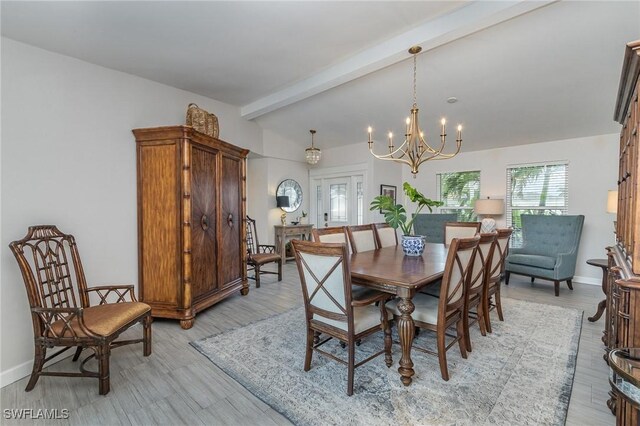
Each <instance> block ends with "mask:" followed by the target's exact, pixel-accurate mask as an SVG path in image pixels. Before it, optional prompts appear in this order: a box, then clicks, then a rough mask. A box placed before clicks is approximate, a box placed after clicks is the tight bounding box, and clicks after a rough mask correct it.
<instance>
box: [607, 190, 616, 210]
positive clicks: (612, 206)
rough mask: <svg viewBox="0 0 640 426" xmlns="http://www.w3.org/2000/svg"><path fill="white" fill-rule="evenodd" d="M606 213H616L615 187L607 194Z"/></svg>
mask: <svg viewBox="0 0 640 426" xmlns="http://www.w3.org/2000/svg"><path fill="white" fill-rule="evenodd" d="M607 213H618V191H616V190H615V189H614V190H611V191H609V193H608V195H607Z"/></svg>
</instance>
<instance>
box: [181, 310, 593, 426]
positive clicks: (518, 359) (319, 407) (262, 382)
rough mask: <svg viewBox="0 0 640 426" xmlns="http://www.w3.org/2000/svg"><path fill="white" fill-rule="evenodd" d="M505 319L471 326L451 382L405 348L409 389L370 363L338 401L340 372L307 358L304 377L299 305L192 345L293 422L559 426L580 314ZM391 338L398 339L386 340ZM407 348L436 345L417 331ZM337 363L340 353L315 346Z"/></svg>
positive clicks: (379, 362)
mask: <svg viewBox="0 0 640 426" xmlns="http://www.w3.org/2000/svg"><path fill="white" fill-rule="evenodd" d="M503 308H504V314H505V322H500V321H498V320H497V315H496V314H495V312H493V313H492V319H494V321H493V322H492V326H493V333H492V334H488V335H487V337H482V335H481V334H480V331H479V330H478V327H477V325H476V326H474V327H473V328H472V331H471V341H472V345H473V352H471V353H470V354H469V357H468V359H466V360H465V359H462V357H461V356H460V351H459V350H458V348H457V346H456V347H453V348H451V349H450V350H449V351H448V352H447V358H448V363H449V375H450V380H449V381H448V382H445V381H443V380H442V379H441V377H440V369H439V366H438V359H437V357H435V356H431V355H428V354H425V353H422V352H419V351H412V358H413V362H414V364H415V367H414V368H415V370H416V375H415V376H414V380H413V383H412V384H411V386H409V387H405V386H403V385H402V384H401V382H400V378H399V375H398V373H397V367H398V361H399V359H400V347H399V345H397V344H394V346H393V361H394V365H393V366H392V367H391V368H390V369H388V368H387V367H386V365H385V363H384V356H379V357H377V358H375V359H373V360H372V361H369V362H368V363H366V364H364V365H363V366H361V367H359V368H357V369H356V371H355V380H354V382H355V387H354V395H353V396H352V397H347V395H346V386H347V383H346V382H347V368H346V366H344V365H341V364H339V363H337V362H335V361H334V360H331V359H328V358H326V357H324V356H322V355H321V354H318V353H314V354H313V361H312V364H311V370H310V371H309V372H306V373H305V372H304V371H303V362H304V342H305V321H304V310H303V308H299V309H294V310H292V311H289V312H286V313H284V314H281V315H277V316H274V317H271V318H268V319H266V320H263V321H260V322H257V323H254V324H251V325H248V326H246V327H242V328H239V329H236V330H233V331H229V332H225V333H222V334H219V335H216V336H211V337H208V338H205V339H202V340H199V341H196V342H192V343H191V344H192V345H193V346H194V347H195V348H196V349H197V350H199V351H200V352H201V353H202V354H204V355H205V356H207V357H208V358H209V359H210V360H211V361H212V362H213V363H214V364H216V365H217V366H218V367H220V368H221V369H222V370H224V371H225V372H226V373H227V374H229V375H230V376H231V377H233V378H234V379H235V380H237V381H238V382H239V383H240V384H242V385H243V386H244V387H246V388H247V389H248V390H249V391H251V392H252V393H253V394H254V395H256V396H257V397H258V398H260V399H261V400H263V401H264V402H266V403H267V404H269V405H270V406H271V407H273V408H274V409H275V410H277V411H279V412H280V413H282V414H283V415H284V416H286V417H287V418H288V419H289V420H291V421H292V422H293V423H295V424H304V425H320V424H322V425H326V424H333V425H338V424H353V425H387V424H394V425H445V424H446V425H451V424H455V425H478V424H503V425H515V424H518V425H560V424H564V422H565V418H566V413H567V408H568V405H569V398H570V395H571V387H572V384H573V376H574V373H575V363H576V355H577V352H578V343H579V339H580V329H581V327H582V312H581V311H577V310H574V309H566V308H561V307H556V306H550V305H542V304H536V303H528V302H524V301H518V300H514V299H506V298H505V299H504V301H503ZM394 340H396V341H397V338H395V336H394ZM415 343H416V344H417V345H419V346H421V347H430V348H434V347H435V339H434V338H433V333H430V332H425V331H423V332H422V333H420V335H419V337H418V338H417V339H416V341H415ZM382 345H383V340H382V333H379V334H375V335H373V336H370V337H369V338H367V339H366V340H365V341H364V342H363V343H362V345H361V346H359V347H357V348H356V362H358V360H361V359H364V358H365V357H366V356H368V355H369V354H371V353H373V352H375V351H377V350H379V349H380V348H382ZM323 347H324V348H325V349H329V348H330V351H332V352H333V353H334V354H336V355H337V356H340V357H342V359H346V349H342V348H341V347H340V346H339V345H338V343H337V342H335V343H334V342H333V341H330V342H328V343H327V344H325V345H324V346H323Z"/></svg>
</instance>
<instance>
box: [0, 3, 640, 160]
mask: <svg viewBox="0 0 640 426" xmlns="http://www.w3.org/2000/svg"><path fill="white" fill-rule="evenodd" d="M0 7H1V10H0V11H1V18H2V21H1V29H2V35H3V36H6V37H9V38H12V39H14V40H18V41H21V42H25V43H28V44H32V45H35V46H39V47H42V48H44V49H47V50H51V51H54V52H58V53H61V54H64V55H69V56H72V57H76V58H79V59H82V60H85V61H88V62H91V63H95V64H98V65H102V66H105V67H108V68H112V69H116V70H120V71H124V72H127V73H131V74H134V75H138V76H141V77H144V78H148V79H151V80H154V81H158V82H161V83H164V84H168V85H171V86H174V87H178V88H181V89H185V90H189V91H192V92H195V93H198V94H202V95H205V96H209V97H211V98H214V99H217V100H219V101H223V102H227V103H230V104H234V105H237V106H238V107H240V111H241V113H242V115H243V116H244V117H245V118H246V119H252V120H257V122H258V123H259V124H260V125H261V126H262V127H263V128H265V129H269V130H271V131H273V132H275V133H278V134H281V135H282V136H284V137H286V138H288V139H290V140H293V141H297V142H299V143H300V145H301V146H306V145H308V144H309V134H308V130H309V129H311V128H314V129H317V130H318V134H317V137H316V142H317V145H319V146H320V147H324V148H326V147H331V146H338V145H345V144H352V143H364V142H365V141H366V133H365V131H366V128H367V126H369V125H371V126H373V127H374V129H375V136H376V137H377V139H379V140H382V139H384V137H383V135H384V134H386V132H388V131H390V130H391V131H394V132H396V133H401V132H402V130H403V128H404V124H403V123H404V118H405V117H406V116H407V115H408V113H409V108H410V107H411V103H412V93H411V90H412V88H411V84H412V76H413V75H412V74H413V69H412V64H411V60H410V56H409V54H408V53H407V52H406V51H407V49H408V48H409V47H410V46H411V45H414V44H420V45H421V46H422V47H423V49H424V50H423V53H422V54H420V55H419V56H418V74H417V84H418V97H417V101H418V106H419V107H420V108H421V111H420V122H421V125H422V128H423V129H424V130H425V131H426V136H427V138H431V139H433V138H435V137H436V136H437V134H438V133H439V132H438V130H439V127H438V122H439V119H440V117H443V116H444V117H446V118H447V119H448V120H449V122H450V123H452V124H455V123H458V122H460V123H462V124H463V125H464V129H465V131H464V143H463V146H464V148H463V150H465V151H471V150H479V149H486V148H493V147H502V146H509V145H517V144H525V143H533V142H542V141H548V140H557V139H564V138H572V137H579V136H587V135H596V134H604V133H614V132H617V131H618V129H619V127H618V125H617V124H616V123H615V122H614V121H613V118H612V116H613V107H614V103H615V95H616V90H617V85H618V80H619V76H620V69H621V65H622V54H623V51H624V45H625V43H627V42H629V41H632V40H636V39H639V38H640V2H638V1H630V2H613V1H601V2H575V1H567V2H549V1H541V2H533V1H526V2H525V1H511V2H476V1H471V2H469V1H455V2H454V1H451V2H449V1H447V2H398V1H394V2H369V1H358V2H320V1H318V2H272V1H264V2H207V1H200V2H156V1H145V2H113V1H108V2H55V1H52V2H11V1H3V2H2V3H1V6H0ZM452 96H454V97H456V98H458V102H456V103H453V104H450V103H447V102H446V99H447V98H449V97H452ZM214 112H215V111H214ZM450 133H452V132H450Z"/></svg>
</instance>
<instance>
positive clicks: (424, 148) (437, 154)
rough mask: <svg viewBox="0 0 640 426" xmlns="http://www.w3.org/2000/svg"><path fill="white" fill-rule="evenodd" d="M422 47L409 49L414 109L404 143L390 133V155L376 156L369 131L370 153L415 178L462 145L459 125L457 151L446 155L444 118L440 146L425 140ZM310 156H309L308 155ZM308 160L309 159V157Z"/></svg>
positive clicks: (370, 130) (450, 155)
mask: <svg viewBox="0 0 640 426" xmlns="http://www.w3.org/2000/svg"><path fill="white" fill-rule="evenodd" d="M421 50H422V47H420V46H413V47H412V48H410V49H409V53H411V54H412V55H413V107H412V108H411V116H410V117H407V120H406V124H407V128H406V133H405V135H404V137H405V139H404V142H402V144H401V145H400V146H399V147H397V148H396V147H394V145H393V133H391V132H389V135H388V137H389V153H388V154H380V155H379V154H376V153H374V152H373V139H372V133H373V129H372V128H371V127H369V128H368V129H367V131H368V133H369V152H370V153H371V154H372V155H373V156H374V157H376V158H378V159H380V160H389V161H396V162H398V163H404V164H407V165H409V167H411V173H413V177H414V178H415V177H416V174H417V173H418V168H419V167H420V165H421V164H422V163H424V162H426V161H429V160H445V159H448V158H453V157H455V156H456V155H457V154H458V152H460V145H461V144H462V126H460V125H458V132H457V137H456V150H455V152H453V153H451V154H444V153H443V152H442V150H443V149H444V146H445V143H446V138H447V133H446V128H445V124H446V120H445V119H444V118H443V119H442V121H441V122H440V124H441V125H442V129H441V132H440V144H439V146H436V148H433V147H432V146H431V145H429V144H428V143H427V142H426V140H425V138H424V132H423V131H422V130H421V129H420V126H419V125H418V105H417V103H416V56H417V55H418V53H420V51H421ZM307 155H308V154H307ZM307 158H308V157H307Z"/></svg>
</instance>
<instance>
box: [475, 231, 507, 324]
mask: <svg viewBox="0 0 640 426" xmlns="http://www.w3.org/2000/svg"><path fill="white" fill-rule="evenodd" d="M496 232H497V233H498V236H497V238H496V245H495V249H494V252H493V256H492V257H491V266H490V268H489V269H488V270H487V283H486V285H485V295H484V297H483V298H482V299H483V303H484V309H483V311H484V313H485V315H484V319H485V321H486V323H487V326H486V328H487V331H488V332H489V333H491V332H492V331H491V316H490V311H492V310H493V309H495V310H496V311H497V312H498V319H499V320H500V321H504V316H503V315H502V301H501V300H500V282H501V281H502V274H503V272H504V263H505V259H506V258H507V252H508V251H509V239H510V238H511V234H512V233H513V230H512V229H510V228H504V229H497V230H496ZM492 297H493V298H494V299H495V301H492Z"/></svg>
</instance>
